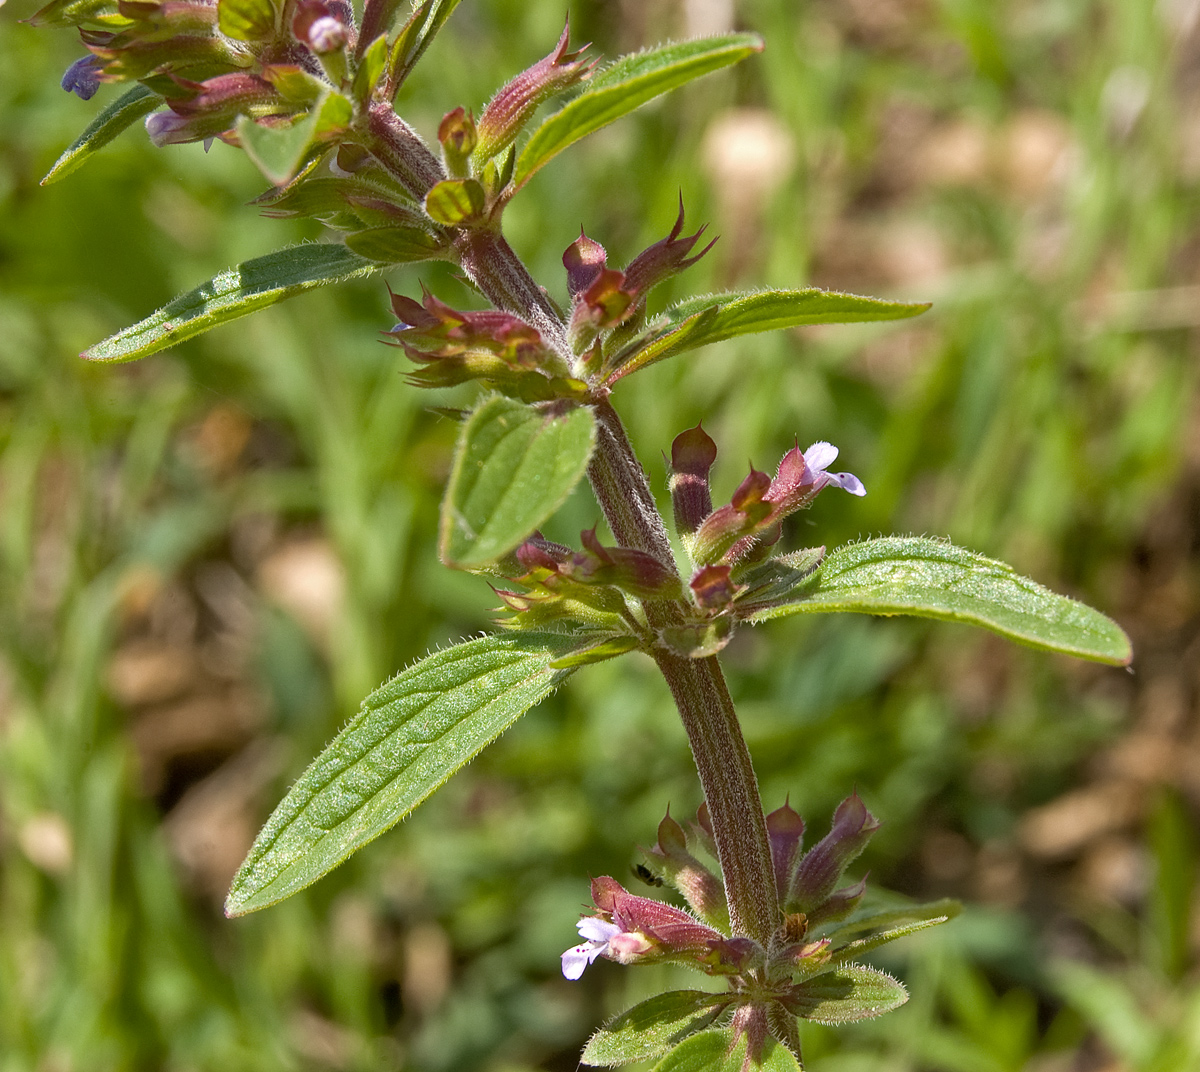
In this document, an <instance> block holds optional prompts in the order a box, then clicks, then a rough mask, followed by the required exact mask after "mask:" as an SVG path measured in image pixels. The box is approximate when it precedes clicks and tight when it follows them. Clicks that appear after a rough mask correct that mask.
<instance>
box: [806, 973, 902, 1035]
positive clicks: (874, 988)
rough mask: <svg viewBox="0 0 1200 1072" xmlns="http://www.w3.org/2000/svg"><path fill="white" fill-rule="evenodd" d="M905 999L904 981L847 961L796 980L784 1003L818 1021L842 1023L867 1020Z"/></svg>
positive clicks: (891, 1008) (888, 1010) (894, 1007)
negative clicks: (807, 978) (818, 973)
mask: <svg viewBox="0 0 1200 1072" xmlns="http://www.w3.org/2000/svg"><path fill="white" fill-rule="evenodd" d="M907 1000H908V991H907V990H905V989H904V985H903V984H902V983H900V982H899V981H897V980H896V979H893V978H892V977H891V976H890V975H888V974H887V972H881V971H877V970H876V969H875V968H866V967H863V965H861V964H847V965H846V966H845V967H842V968H838V969H837V970H836V971H831V972H825V973H824V974H822V975H818V976H817V977H816V978H815V979H810V980H808V982H805V983H800V984H798V985H797V986H796V987H795V988H794V989H793V990H792V993H791V994H790V995H789V997H788V999H787V1002H786V1004H787V1007H788V1008H789V1009H790V1010H791V1011H792V1012H794V1013H795V1014H796V1015H797V1016H799V1017H802V1018H803V1019H805V1020H815V1021H816V1022H817V1023H819V1024H846V1023H850V1022H851V1021H853V1020H870V1019H872V1018H873V1017H876V1016H882V1015H883V1014H884V1013H885V1012H891V1011H892V1010H893V1009H898V1008H899V1007H900V1006H901V1005H903V1004H904V1003H905V1002H906V1001H907Z"/></svg>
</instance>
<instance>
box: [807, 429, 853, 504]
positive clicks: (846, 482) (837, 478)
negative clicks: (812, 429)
mask: <svg viewBox="0 0 1200 1072" xmlns="http://www.w3.org/2000/svg"><path fill="white" fill-rule="evenodd" d="M837 456H838V449H837V447H835V446H834V445H833V444H832V443H824V442H822V443H814V444H813V445H812V446H811V447H809V448H808V450H806V451H805V452H804V465H805V467H806V468H807V469H808V471H809V476H810V479H811V482H812V484H813V485H814V486H815V487H816V488H817V489H818V490H819V489H820V488H823V487H827V486H829V485H830V484H832V485H833V486H834V487H838V488H841V489H842V490H843V491H848V492H850V494H851V495H866V493H867V489H866V488H864V487H863V484H862V481H861V480H859V479H858V477H856V476H855V475H854V474H853V473H827V472H826V471H825V470H826V469H828V468H829V467H830V466H831V465H832V464H833V463H834V462H835V461H837Z"/></svg>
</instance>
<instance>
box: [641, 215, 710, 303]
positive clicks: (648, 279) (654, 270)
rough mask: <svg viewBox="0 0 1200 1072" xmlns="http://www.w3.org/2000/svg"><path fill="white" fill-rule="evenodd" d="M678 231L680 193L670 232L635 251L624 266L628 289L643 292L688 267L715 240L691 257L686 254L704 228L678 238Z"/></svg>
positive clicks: (680, 219)
mask: <svg viewBox="0 0 1200 1072" xmlns="http://www.w3.org/2000/svg"><path fill="white" fill-rule="evenodd" d="M682 230H683V195H682V194H680V197H679V216H678V218H677V219H676V220H675V226H674V227H672V228H671V233H670V234H669V235H667V237H666V238H664V239H662V240H660V241H658V242H655V243H654V245H652V246H650V247H649V248H648V249H646V250H643V251H642V252H641V253H639V254H638V255H637V256H636V257H634V259H633V260H632V261H630V262H629V266H628V267H627V268H626V269H625V279H626V281H627V283H628V286H629V289H630V290H632V291H634V292H635V293H637V294H639V295H642V294H645V293H646V291H648V290H649V289H650V288H651V287H653V286H654V285H655V284H656V283H661V282H662V281H663V280H664V279H669V278H670V277H671V276H673V275H676V274H677V273H679V272H682V271H683V270H684V269H685V268H690V267H691V266H692V265H693V264H695V263H696V262H697V261H698V260H699V259H700V258H701V257H703V256H704V254H706V253H707V252H708V251H709V250H710V249H712V248H713V245H714V244H715V243H716V241H717V240H716V239H715V238H714V239H713V240H712V242H709V244H708V245H707V246H705V247H704V248H703V249H702V250H701V251H700V252H699V253H697V254H696V255H695V256H694V257H689V256H688V254H689V253H691V251H692V247H693V246H694V245H695V244H696V242H697V240H698V239H699V238H700V236H701V235H702V234H704V231H705V228H704V227H701V228H700V230H698V231H697V232H696V233H695V234H691V235H686V236H684V237H683V238H680V237H679V234H680V232H681V231H682Z"/></svg>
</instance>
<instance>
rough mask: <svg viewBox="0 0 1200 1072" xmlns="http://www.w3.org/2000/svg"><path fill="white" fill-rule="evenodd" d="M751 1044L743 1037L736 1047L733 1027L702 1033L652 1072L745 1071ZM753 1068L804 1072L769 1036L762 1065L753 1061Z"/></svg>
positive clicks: (697, 1034)
mask: <svg viewBox="0 0 1200 1072" xmlns="http://www.w3.org/2000/svg"><path fill="white" fill-rule="evenodd" d="M747 1044H748V1040H747V1038H746V1036H745V1035H743V1036H742V1037H741V1038H740V1039H738V1041H737V1044H736V1045H734V1043H733V1032H732V1030H730V1029H729V1028H712V1029H709V1030H707V1031H698V1032H697V1033H696V1034H694V1035H689V1036H688V1037H687V1038H686V1039H684V1040H683V1041H682V1042H681V1043H680V1044H679V1045H678V1046H676V1047H675V1048H674V1049H672V1050H671V1051H670V1052H669V1053H668V1054H667V1055H666V1056H665V1057H663V1059H662V1060H661V1061H659V1062H658V1064H656V1065H655V1066H654V1068H653V1069H652V1070H651V1072H741V1070H742V1069H743V1068H744V1067H745V1061H746V1047H747ZM750 1067H751V1068H753V1069H754V1070H755V1072H803V1069H802V1068H801V1067H800V1062H799V1061H797V1060H796V1058H795V1056H794V1055H793V1054H792V1052H791V1051H790V1050H789V1049H788V1048H787V1047H786V1046H784V1045H783V1044H782V1043H780V1042H777V1041H776V1040H775V1039H773V1038H771V1037H769V1036H768V1037H767V1039H766V1040H765V1042H764V1045H763V1060H762V1062H761V1063H759V1064H754V1063H753V1062H751V1064H750Z"/></svg>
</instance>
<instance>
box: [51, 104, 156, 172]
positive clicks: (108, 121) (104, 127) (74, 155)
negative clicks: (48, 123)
mask: <svg viewBox="0 0 1200 1072" xmlns="http://www.w3.org/2000/svg"><path fill="white" fill-rule="evenodd" d="M161 102H162V97H160V96H159V95H158V94H157V93H155V92H154V91H153V90H149V89H147V88H146V87H145V86H143V85H135V86H133V87H132V88H131V89H128V90H126V91H125V93H123V94H122V95H121V96H119V97H118V98H117V99H116V100H115V101H113V102H112V103H111V104H109V105H108V106H107V107H106V108H105V109H104V110H103V111H102V112H101V113H100V114H99V115H98V116H96V118H95V119H93V120H92V121H91V122H90V123H89V124H88V125H87V128H86V129H85V130H84V132H83V133H82V134H80V135H79V137H78V138H76V139H75V140H74V141H73V142H72V143H71V144H70V146H69V147H68V148H67V150H66V151H65V152H64V153H63V154H62V156H60V157H59V158H58V159H57V160H56V161H55V162H54V167H52V168H51V169H50V170H49V171H47V172H46V177H45V178H44V179H42V183H41V184H42V185H43V186H49V185H50V183H52V182H58V180H59V179H63V178H66V177H67V176H68V175H70V174H71V172H72V171H75V170H77V169H78V168H81V167H83V165H84V164H86V163H87V162H88V161H89V160H90V159H91V158H92V157H93V156H95V155H96V153H98V152H99V151H100V150H101V149H103V148H104V146H106V145H107V144H108V143H109V142H110V141H112V140H113V138H115V137H116V136H117V135H118V134H120V133H121V131H123V130H124V129H125V128H126V127H128V126H131V125H132V124H133V123H136V122H137V121H138V120H139V119H141V118H142V116H144V115H147V114H149V113H150V112H152V111H154V109H155V108H157V107H158V106H159V104H160V103H161Z"/></svg>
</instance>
